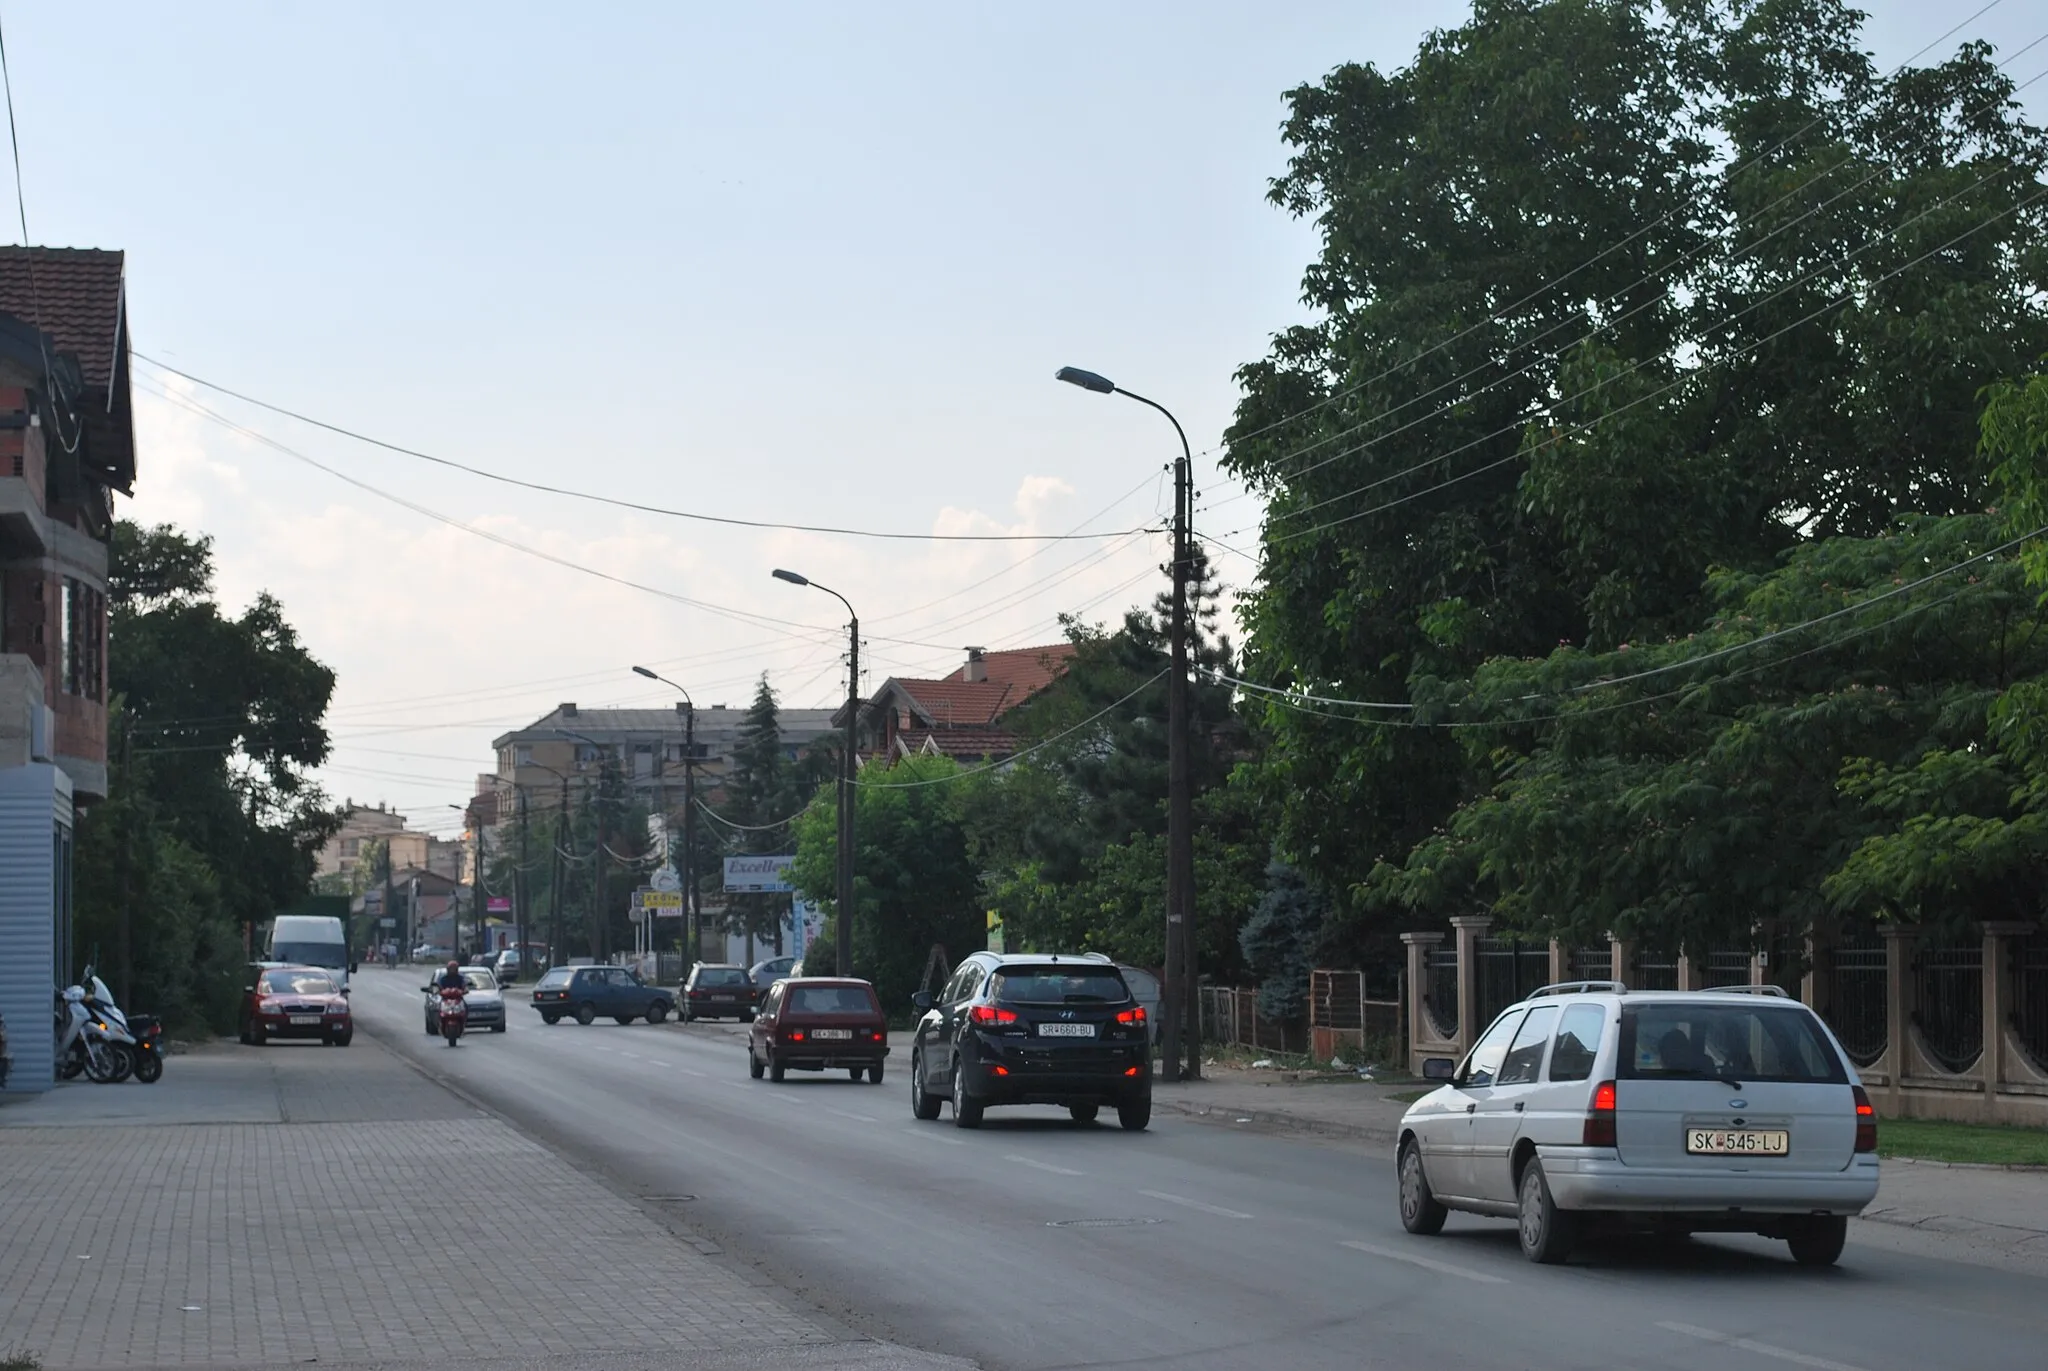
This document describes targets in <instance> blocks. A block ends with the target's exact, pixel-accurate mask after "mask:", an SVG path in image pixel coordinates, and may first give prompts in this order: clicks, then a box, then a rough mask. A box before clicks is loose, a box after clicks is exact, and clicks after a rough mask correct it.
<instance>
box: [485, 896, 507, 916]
mask: <svg viewBox="0 0 2048 1371" xmlns="http://www.w3.org/2000/svg"><path fill="white" fill-rule="evenodd" d="M484 912H485V913H487V914H510V913H511V912H512V897H511V896H509V895H491V896H488V897H486V898H485V900H484Z"/></svg>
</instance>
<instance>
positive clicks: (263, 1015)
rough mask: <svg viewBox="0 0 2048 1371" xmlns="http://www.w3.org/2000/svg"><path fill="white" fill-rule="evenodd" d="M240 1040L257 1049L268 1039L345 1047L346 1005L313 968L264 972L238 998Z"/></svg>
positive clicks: (349, 1032)
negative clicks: (240, 1008) (240, 1004)
mask: <svg viewBox="0 0 2048 1371" xmlns="http://www.w3.org/2000/svg"><path fill="white" fill-rule="evenodd" d="M241 1021H242V1022H241V1033H240V1034H239V1035H238V1036H240V1038H241V1040H242V1041H243V1042H245V1043H249V1044H252V1045H254V1046H256V1047H261V1046H262V1045H263V1044H264V1043H267V1042H269V1041H270V1040H271V1039H272V1038H312V1039H316V1040H318V1041H320V1042H323V1043H330V1044H332V1045H333V1046H335V1047H347V1046H348V1044H349V1040H350V1039H351V1038H353V1037H355V1031H356V1030H355V1021H354V1020H353V1019H352V1018H350V1017H349V1012H348V999H347V997H346V996H344V995H343V994H342V992H341V987H340V986H338V985H336V984H335V983H334V977H333V976H331V975H329V974H328V973H327V972H325V971H322V970H321V969H320V968H319V967H317V966H267V967H263V968H261V969H260V970H258V971H257V973H256V980H255V984H253V985H251V986H250V987H249V988H248V990H246V991H244V992H243V994H242V1014H241Z"/></svg>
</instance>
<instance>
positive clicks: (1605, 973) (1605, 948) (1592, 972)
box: [1571, 943, 1614, 981]
mask: <svg viewBox="0 0 2048 1371" xmlns="http://www.w3.org/2000/svg"><path fill="white" fill-rule="evenodd" d="M1571 966H1572V979H1573V980H1575V981H1611V980H1613V979H1614V944H1612V943H1602V944H1601V945H1600V946H1598V947H1578V948H1573V949H1572V960H1571Z"/></svg>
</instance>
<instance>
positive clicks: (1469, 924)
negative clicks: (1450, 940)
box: [1451, 914, 1493, 1057]
mask: <svg viewBox="0 0 2048 1371" xmlns="http://www.w3.org/2000/svg"><path fill="white" fill-rule="evenodd" d="M1492 927H1493V920H1492V919H1491V918H1489V917H1488V916H1487V915H1484V914H1459V915H1457V916H1456V917H1454V918H1453V919H1452V920H1451V930H1452V934H1453V936H1455V937H1456V938H1457V940H1458V1055H1459V1056H1460V1057H1462V1056H1464V1055H1465V1054H1466V1053H1467V1052H1469V1051H1470V1050H1471V1049H1472V1044H1473V1043H1475V1042H1478V1041H1479V1034H1480V1030H1482V1029H1483V1028H1484V1027H1485V1025H1484V1024H1481V1023H1477V1022H1475V1020H1477V1019H1478V1017H1479V940H1480V939H1481V938H1483V937H1485V936H1486V931H1487V930H1488V929H1489V928H1492Z"/></svg>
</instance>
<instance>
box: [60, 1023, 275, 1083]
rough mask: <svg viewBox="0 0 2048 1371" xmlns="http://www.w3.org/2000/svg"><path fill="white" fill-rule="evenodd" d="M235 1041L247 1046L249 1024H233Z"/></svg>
mask: <svg viewBox="0 0 2048 1371" xmlns="http://www.w3.org/2000/svg"><path fill="white" fill-rule="evenodd" d="M235 1041H236V1042H238V1043H240V1044H241V1045H242V1046H244V1047H247V1046H248V1045H249V1025H248V1024H246V1023H238V1024H236V1025H235ZM75 1074H76V1073H75V1072H73V1073H67V1074H66V1076H65V1079H66V1080H69V1079H70V1077H71V1076H72V1075H75Z"/></svg>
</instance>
